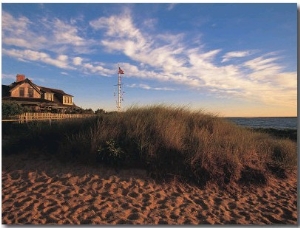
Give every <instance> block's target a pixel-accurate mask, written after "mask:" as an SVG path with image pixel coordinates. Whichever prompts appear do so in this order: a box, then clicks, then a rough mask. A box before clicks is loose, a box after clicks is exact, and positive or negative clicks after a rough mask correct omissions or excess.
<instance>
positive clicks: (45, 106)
mask: <svg viewBox="0 0 300 228" xmlns="http://www.w3.org/2000/svg"><path fill="white" fill-rule="evenodd" d="M8 101H13V102H16V103H18V104H20V105H22V106H26V107H30V108H31V109H32V110H34V111H51V112H59V113H65V112H69V113H71V112H74V111H76V110H78V109H81V108H79V107H77V106H76V105H75V104H74V102H73V96H72V95H70V94H67V93H65V92H64V91H63V90H59V89H53V88H47V87H44V86H38V85H36V84H34V83H33V82H32V81H31V80H30V79H28V78H26V77H25V75H23V74H18V75H17V76H16V81H15V82H13V83H12V84H10V85H2V102H8Z"/></svg>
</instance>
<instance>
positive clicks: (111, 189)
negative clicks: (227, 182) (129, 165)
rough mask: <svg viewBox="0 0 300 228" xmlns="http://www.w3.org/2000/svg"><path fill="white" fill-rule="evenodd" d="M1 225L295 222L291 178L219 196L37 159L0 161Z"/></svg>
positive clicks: (132, 174) (130, 173) (138, 175)
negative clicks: (0, 171) (0, 181)
mask: <svg viewBox="0 0 300 228" xmlns="http://www.w3.org/2000/svg"><path fill="white" fill-rule="evenodd" d="M2 223H3V224H144V225H151V224H173V225H175V224H176V225H177V224H297V178H296V172H294V175H292V176H291V177H290V178H289V179H286V180H276V179H274V180H272V181H271V182H270V184H269V185H268V186H267V187H256V188H253V189H251V190H249V189H248V190H247V191H246V190H245V189H244V190H243V189H241V188H238V186H235V187H232V191H231V192H230V193H229V192H228V191H224V190H222V189H219V188H217V187H213V186H208V187H206V188H205V189H199V188H197V187H196V186H192V185H187V184H182V183H179V182H176V181H173V182H171V183H158V182H155V181H154V180H153V179H151V178H149V177H148V175H147V173H146V172H145V171H143V170H134V169H130V170H120V171H116V170H114V169H108V168H105V167H101V166H99V167H87V166H84V165H81V164H76V163H68V164H63V163H60V162H58V161H57V160H55V159H54V158H52V157H51V156H46V155H39V154H37V153H27V154H18V155H16V154H15V155H10V156H3V157H2Z"/></svg>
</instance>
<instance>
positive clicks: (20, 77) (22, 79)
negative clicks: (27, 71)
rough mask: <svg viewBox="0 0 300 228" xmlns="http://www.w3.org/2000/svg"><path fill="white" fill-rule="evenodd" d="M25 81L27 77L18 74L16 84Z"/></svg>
mask: <svg viewBox="0 0 300 228" xmlns="http://www.w3.org/2000/svg"><path fill="white" fill-rule="evenodd" d="M24 80H25V75H24V74H17V79H16V82H21V81H24Z"/></svg>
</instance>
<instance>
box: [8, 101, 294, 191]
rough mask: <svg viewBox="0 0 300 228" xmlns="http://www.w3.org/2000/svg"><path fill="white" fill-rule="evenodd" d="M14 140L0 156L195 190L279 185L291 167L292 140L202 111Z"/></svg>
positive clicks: (103, 120)
mask: <svg viewBox="0 0 300 228" xmlns="http://www.w3.org/2000/svg"><path fill="white" fill-rule="evenodd" d="M18 140H19V141H18ZM18 140H17V139H16V140H15V141H14V143H12V144H10V146H7V147H6V150H5V151H7V152H8V153H9V152H10V151H16V150H20V149H21V150H24V149H26V148H27V149H31V148H32V147H35V148H36V149H38V150H41V151H46V152H48V153H53V154H54V155H55V156H57V157H58V158H59V159H61V160H62V161H69V160H78V161H81V162H84V163H86V164H97V165H102V164H106V165H109V166H113V167H115V168H118V169H119V168H144V169H147V170H148V173H149V175H151V176H152V177H154V178H157V179H164V180H166V179H168V178H173V177H178V179H180V180H182V181H187V182H193V183H195V184H197V185H199V186H205V185H206V184H207V183H208V182H213V183H217V184H218V185H220V186H226V185H228V184H230V183H239V184H266V183H267V181H268V177H269V176H271V175H276V176H277V177H278V178H284V177H286V176H285V173H286V171H287V170H289V169H294V168H295V167H296V165H297V151H296V143H295V142H293V141H291V140H288V139H278V138H273V137H271V136H270V135H268V134H266V133H261V132H255V131H253V130H250V129H246V128H243V127H239V126H237V125H235V124H233V123H230V122H227V121H226V120H225V119H222V118H219V117H217V116H214V115H211V114H206V113H204V112H202V111H190V110H188V109H185V108H181V107H168V106H163V105H160V106H148V107H143V108H138V107H132V108H130V109H128V110H127V111H125V112H121V113H111V114H102V115H99V116H97V117H94V118H89V119H85V120H73V121H64V122H57V123H53V124H52V125H51V126H50V125H49V124H48V125H47V124H42V123H36V124H31V125H28V126H27V133H26V134H23V136H22V139H21V140H20V139H18ZM12 145H14V147H12Z"/></svg>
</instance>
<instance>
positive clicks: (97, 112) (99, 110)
mask: <svg viewBox="0 0 300 228" xmlns="http://www.w3.org/2000/svg"><path fill="white" fill-rule="evenodd" d="M104 113H105V110H104V109H99V108H98V109H97V110H96V111H95V114H96V115H101V114H104Z"/></svg>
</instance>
